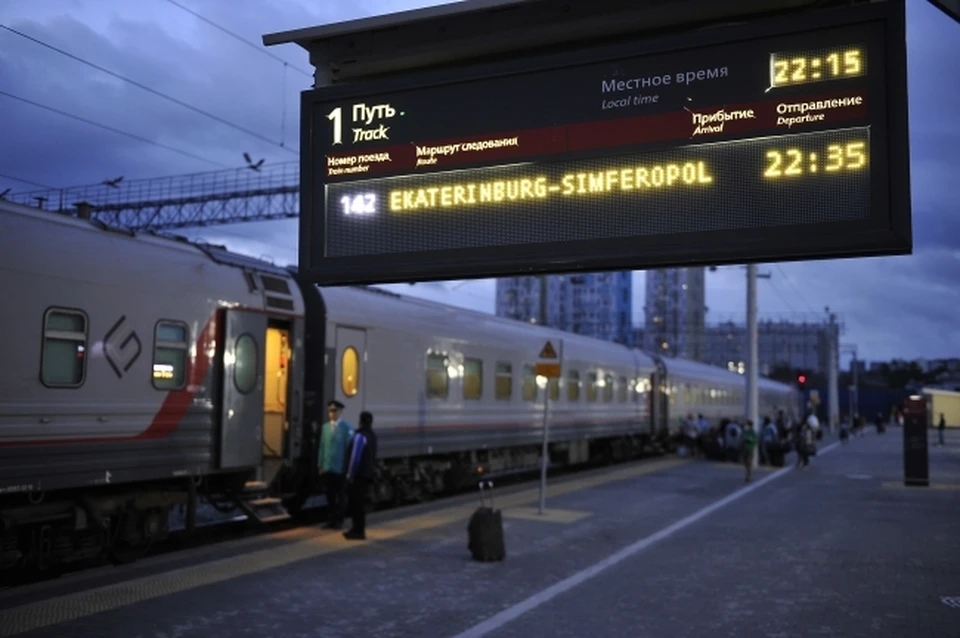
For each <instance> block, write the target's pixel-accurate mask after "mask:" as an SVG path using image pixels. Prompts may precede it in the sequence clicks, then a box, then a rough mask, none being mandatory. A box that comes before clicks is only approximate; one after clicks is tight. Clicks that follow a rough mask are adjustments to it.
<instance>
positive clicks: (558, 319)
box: [496, 271, 634, 344]
mask: <svg viewBox="0 0 960 638" xmlns="http://www.w3.org/2000/svg"><path fill="white" fill-rule="evenodd" d="M496 312H497V316H498V317H507V318H510V319H517V320H520V321H527V322H530V323H538V324H543V325H546V326H549V327H551V328H557V329H558V330H565V331H567V332H573V333H576V334H581V335H584V336H587V337H594V338H596V339H603V340H605V341H615V342H617V343H623V344H632V343H633V336H634V335H633V278H632V273H631V272H630V271H621V272H604V273H582V274H579V273H578V274H575V275H544V276H542V277H540V276H534V277H503V278H501V279H498V280H497V299H496Z"/></svg>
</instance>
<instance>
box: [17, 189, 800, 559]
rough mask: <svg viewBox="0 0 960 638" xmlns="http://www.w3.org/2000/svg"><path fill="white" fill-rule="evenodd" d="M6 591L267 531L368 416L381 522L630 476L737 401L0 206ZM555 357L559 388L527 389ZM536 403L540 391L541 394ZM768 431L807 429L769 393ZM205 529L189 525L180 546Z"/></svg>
mask: <svg viewBox="0 0 960 638" xmlns="http://www.w3.org/2000/svg"><path fill="white" fill-rule="evenodd" d="M0 237H2V244H3V248H2V250H0V290H2V291H3V293H2V294H3V303H2V304H0V325H2V326H3V328H4V334H5V338H4V340H3V345H2V350H0V353H2V361H3V365H2V366H0V573H3V572H4V570H6V571H7V572H9V571H10V570H16V569H19V568H23V567H28V568H41V569H42V568H48V567H51V566H54V567H55V566H58V565H62V564H64V563H67V562H70V561H75V560H79V559H83V558H87V557H93V556H97V555H103V554H109V555H110V556H112V557H114V558H115V559H117V560H123V557H125V556H129V555H130V553H131V552H132V553H134V554H135V553H136V552H137V551H140V550H142V548H143V547H145V546H147V545H149V544H150V543H151V542H153V541H155V540H158V539H162V538H163V537H164V536H166V535H167V534H168V519H169V513H170V511H171V509H172V508H173V507H174V506H177V505H185V506H186V507H187V510H188V512H190V515H189V516H188V521H191V522H192V518H191V517H192V515H193V513H194V512H195V507H196V503H197V500H198V498H200V497H203V498H205V499H207V500H209V501H210V502H211V503H213V504H215V505H217V506H223V505H225V504H230V506H231V507H232V506H234V505H236V506H238V507H241V508H243V509H244V511H246V512H247V513H248V514H249V515H251V516H252V517H255V518H257V519H260V520H264V521H266V520H272V519H276V518H283V517H289V516H290V513H291V512H293V513H296V511H297V510H298V509H299V508H300V507H301V506H302V505H303V503H304V502H305V500H306V499H307V498H309V497H310V496H311V495H312V494H313V493H315V492H316V491H317V488H318V487H319V486H318V485H317V484H316V479H315V476H316V471H315V466H316V455H317V438H318V437H317V431H318V424H321V423H322V422H323V421H324V420H325V405H326V403H327V401H328V400H330V399H337V400H339V401H341V402H342V403H343V404H345V406H346V409H345V418H346V419H347V420H348V421H350V422H352V423H356V422H357V417H358V415H359V412H360V411H361V410H369V411H371V412H372V413H373V414H374V415H375V424H374V427H375V428H376V430H377V432H378V436H379V440H380V460H379V465H380V467H379V477H378V479H377V480H376V481H375V482H374V484H373V486H372V488H371V490H372V494H371V496H372V498H373V499H374V501H375V502H378V503H394V502H405V501H408V500H410V499H421V498H425V497H428V496H429V495H433V494H437V493H440V492H443V491H445V490H448V489H451V488H455V487H458V486H463V485H465V484H467V483H469V482H471V481H474V480H475V479H476V478H477V477H487V476H497V475H502V474H503V473H507V472H515V471H518V470H523V469H529V468H534V467H537V466H538V465H539V456H540V445H541V437H542V433H543V414H544V401H545V398H548V399H549V404H550V411H549V412H550V439H551V444H550V452H549V460H550V463H551V464H554V465H562V464H577V463H581V462H585V461H587V460H593V459H595V458H598V457H599V458H609V459H619V458H626V457H629V456H632V455H635V454H637V453H638V452H639V451H641V450H643V449H644V448H646V449H650V448H651V447H653V446H655V445H657V442H658V441H659V442H661V443H662V442H663V441H664V440H666V439H669V437H670V435H671V433H672V432H674V431H675V430H676V428H677V427H678V426H679V423H680V419H681V418H682V417H683V416H685V415H686V414H687V413H689V412H692V413H702V414H704V415H705V416H706V417H707V418H708V419H710V420H712V421H715V420H717V419H719V418H721V417H724V416H734V415H738V414H741V413H742V405H743V390H744V378H743V377H742V376H741V375H738V374H735V373H731V372H728V371H727V370H722V369H718V368H715V367H711V366H707V365H703V364H698V363H693V362H689V361H681V360H678V359H670V360H661V359H658V358H655V357H652V356H650V355H648V354H645V353H644V352H641V351H639V350H636V349H632V348H628V347H625V346H622V345H618V344H615V343H610V342H604V341H599V340H595V339H590V338H586V337H582V336H578V335H573V334H569V333H563V332H559V331H556V330H551V329H547V328H543V327H540V326H535V325H531V324H527V323H524V322H518V321H512V320H507V319H502V318H498V317H494V316H490V315H487V314H483V313H478V312H471V311H466V310H462V309H457V308H453V307H449V306H445V305H442V304H437V303H432V302H427V301H422V300H419V299H415V298H409V297H404V296H400V295H396V294H393V293H389V292H385V291H381V290H379V289H375V288H360V287H334V288H326V287H324V288H321V287H317V286H315V285H308V284H304V285H302V286H301V285H300V284H298V281H297V278H296V273H295V271H294V270H293V269H286V268H281V267H278V266H274V265H272V264H270V263H267V262H264V261H260V260H256V259H252V258H248V257H244V256H242V255H238V254H234V253H231V252H229V251H227V250H226V249H225V248H223V247H220V246H213V245H208V244H201V243H195V242H190V241H187V240H186V239H182V238H178V237H173V236H164V235H158V234H151V233H137V232H130V231H126V230H120V229H115V228H110V227H107V226H105V225H103V224H102V223H100V222H97V221H94V220H89V219H80V218H76V217H71V216H67V215H62V214H58V213H51V212H46V211H42V210H38V209H33V208H29V207H24V206H20V205H16V204H12V203H9V202H4V201H2V200H0ZM547 341H550V342H551V344H553V345H554V347H555V348H560V347H562V377H561V378H559V379H551V380H550V381H546V380H545V379H543V378H542V377H537V376H535V374H534V372H535V370H534V365H535V362H536V360H537V357H538V354H539V352H540V349H541V348H542V347H543V346H544V344H545V343H546V342H547ZM541 384H542V385H541ZM760 403H761V412H762V413H772V412H773V411H775V410H777V409H784V410H786V411H787V412H788V413H791V414H793V415H794V416H795V415H796V411H797V409H798V407H799V404H798V395H797V394H796V392H795V390H794V389H792V388H791V387H789V386H786V385H782V384H779V383H776V382H773V381H769V380H761V388H760ZM188 527H189V525H188Z"/></svg>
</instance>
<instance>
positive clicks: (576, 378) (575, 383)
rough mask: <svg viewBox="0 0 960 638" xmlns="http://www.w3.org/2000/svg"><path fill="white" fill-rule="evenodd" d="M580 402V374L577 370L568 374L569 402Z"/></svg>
mask: <svg viewBox="0 0 960 638" xmlns="http://www.w3.org/2000/svg"><path fill="white" fill-rule="evenodd" d="M579 400H580V373H579V372H578V371H576V370H570V371H569V372H567V401H579Z"/></svg>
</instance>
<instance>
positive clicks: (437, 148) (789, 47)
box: [300, 2, 912, 284]
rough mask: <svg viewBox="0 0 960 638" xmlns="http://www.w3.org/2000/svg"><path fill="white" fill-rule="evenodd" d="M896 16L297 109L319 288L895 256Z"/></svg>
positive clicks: (434, 81) (900, 111) (493, 73)
mask: <svg viewBox="0 0 960 638" xmlns="http://www.w3.org/2000/svg"><path fill="white" fill-rule="evenodd" d="M903 12H904V8H903V3H902V2H886V3H879V4H877V5H862V6H855V7H849V8H843V9H831V10H825V11H822V12H819V13H813V14H801V15H796V16H790V17H788V18H783V17H781V18H778V19H776V20H765V21H763V22H757V23H748V24H745V25H737V26H730V27H722V28H716V29H711V30H703V31H699V32H697V33H694V34H687V35H674V36H671V37H670V38H663V39H655V40H649V39H644V40H639V41H634V42H626V43H625V42H619V43H617V44H606V45H604V46H593V47H591V48H581V49H577V50H568V51H564V52H562V53H555V54H552V55H551V56H546V57H538V58H517V59H512V60H509V61H502V62H497V63H491V64H487V65H484V66H479V65H477V66H471V67H467V68H458V69H456V70H449V69H448V70H442V71H436V70H435V71H432V72H421V73H420V74H416V75H414V74H411V75H409V76H404V77H394V78H385V79H382V80H377V81H369V82H363V83H358V84H357V85H353V86H343V87H337V86H335V87H327V88H322V89H318V90H316V91H311V92H308V93H305V94H304V101H303V110H304V127H305V131H306V133H305V139H307V140H308V141H309V144H308V145H306V146H305V147H304V149H303V152H304V160H303V161H304V162H305V166H304V169H305V170H304V172H303V175H304V177H303V178H302V184H301V191H302V194H301V197H302V200H303V201H302V215H301V255H300V270H301V273H302V275H303V276H304V277H305V278H308V279H310V280H312V281H315V282H317V283H323V284H337V283H341V284H347V283H374V282H395V281H418V280H428V279H448V278H462V277H482V276H500V275H519V274H525V273H533V272H573V271H583V270H607V269H643V268H650V267H659V266H667V265H684V264H686V265H694V264H713V263H724V262H744V261H778V260H788V259H808V258H823V257H841V256H864V255H879V254H898V253H904V252H909V251H910V250H911V246H912V238H911V232H910V203H909V174H908V149H907V132H906V117H907V113H906V94H905V93H906V61H905V42H904V15H903Z"/></svg>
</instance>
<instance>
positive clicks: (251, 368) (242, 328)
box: [220, 310, 267, 468]
mask: <svg viewBox="0 0 960 638" xmlns="http://www.w3.org/2000/svg"><path fill="white" fill-rule="evenodd" d="M266 335H267V316H266V315H264V314H262V313H258V312H249V311H245V310H227V311H226V316H225V329H224V337H223V377H222V382H223V404H222V405H221V414H220V467H221V468H240V467H258V466H259V465H260V462H261V459H262V456H263V361H264V358H263V357H264V353H265V351H266V347H265V346H266Z"/></svg>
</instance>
